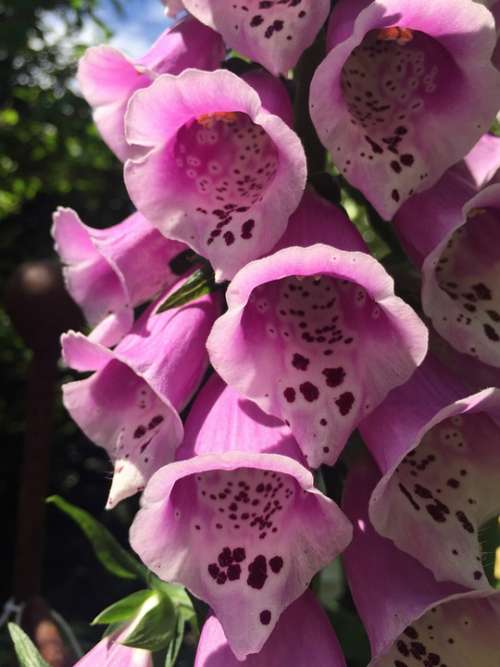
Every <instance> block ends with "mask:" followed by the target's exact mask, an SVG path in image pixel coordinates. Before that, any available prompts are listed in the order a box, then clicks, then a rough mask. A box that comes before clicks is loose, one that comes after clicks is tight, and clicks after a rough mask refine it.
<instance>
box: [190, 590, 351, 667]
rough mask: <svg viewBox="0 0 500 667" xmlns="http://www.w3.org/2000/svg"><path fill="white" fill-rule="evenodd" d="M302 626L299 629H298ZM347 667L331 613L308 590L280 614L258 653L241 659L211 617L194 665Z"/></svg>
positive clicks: (207, 622) (204, 666) (197, 666)
mask: <svg viewBox="0 0 500 667" xmlns="http://www.w3.org/2000/svg"><path fill="white" fill-rule="evenodd" d="M299 629H300V630H299ZM239 665H241V666H242V667H285V666H286V665H293V666H294V667H311V665H314V667H345V659H344V656H343V654H342V650H341V648H340V646H339V643H338V641H337V638H336V636H335V633H334V632H333V629H332V626H331V624H330V621H329V620H328V616H327V615H326V614H325V612H324V611H323V610H322V609H321V606H320V605H319V604H318V602H317V601H316V599H315V597H314V595H313V594H312V593H311V592H310V591H306V592H305V593H304V594H303V595H302V597H300V598H299V599H298V600H296V601H295V602H293V603H292V604H291V605H290V606H289V607H288V609H286V611H284V612H283V614H282V615H281V617H280V620H279V621H278V624H277V625H276V627H275V629H274V630H273V633H272V635H271V636H270V638H269V639H268V640H267V642H266V643H265V644H264V648H263V649H262V650H261V651H260V653H258V654H257V655H249V656H248V657H247V658H246V660H243V662H240V661H239V660H237V659H236V658H235V656H234V653H233V652H232V651H231V647H230V645H229V642H228V641H227V639H226V636H225V634H224V630H223V628H222V625H221V624H220V623H219V621H218V620H217V618H216V617H215V616H211V617H210V618H209V619H208V620H207V621H206V623H205V625H204V626H203V630H202V633H201V637H200V641H199V644H198V651H197V653H196V658H195V663H194V667H238V666H239Z"/></svg>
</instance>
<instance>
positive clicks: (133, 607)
mask: <svg viewBox="0 0 500 667" xmlns="http://www.w3.org/2000/svg"><path fill="white" fill-rule="evenodd" d="M151 595H154V593H153V592H152V591H151V590H149V589H148V590H144V591H136V592H135V593H132V594H131V595H127V597H124V598H122V599H121V600H118V602H114V603H113V604H112V605H110V606H109V607H106V609H103V611H101V613H100V614H98V615H97V616H96V617H95V618H94V620H93V621H92V625H102V624H103V625H107V624H108V623H119V622H120V621H128V620H129V619H130V618H132V617H133V616H135V615H136V613H137V612H138V611H139V609H140V607H141V606H142V605H143V603H144V602H145V601H146V600H147V599H148V598H149V597H150V596H151Z"/></svg>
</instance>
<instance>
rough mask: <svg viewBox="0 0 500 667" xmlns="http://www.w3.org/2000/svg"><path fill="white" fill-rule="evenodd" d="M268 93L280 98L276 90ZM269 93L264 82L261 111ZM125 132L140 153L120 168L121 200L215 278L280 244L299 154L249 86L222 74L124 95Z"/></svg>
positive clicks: (294, 140) (190, 73)
mask: <svg viewBox="0 0 500 667" xmlns="http://www.w3.org/2000/svg"><path fill="white" fill-rule="evenodd" d="M268 76H269V77H270V75H268ZM260 79H261V83H262V80H263V77H260ZM254 82H255V81H254ZM272 86H274V88H275V89H276V90H277V93H276V95H277V96H278V97H279V100H282V99H283V91H282V84H281V83H280V82H279V81H278V80H275V81H274V83H273V84H272ZM271 91H272V87H271V84H270V82H269V79H267V81H266V86H265V96H266V97H265V99H266V102H265V103H266V104H267V106H269V105H270V100H271V99H272V97H273V96H272V94H271ZM280 104H281V102H280ZM273 111H274V110H273ZM125 126H126V134H127V139H128V141H129V142H130V143H132V144H134V145H136V146H138V147H140V148H141V149H142V151H143V153H142V156H141V157H137V158H136V159H133V160H129V161H128V162H127V164H126V165H125V181H126V185H127V188H128V191H129V194H130V197H131V198H132V200H133V202H134V203H135V205H136V206H137V208H138V210H140V211H141V213H143V214H144V215H145V216H146V217H147V219H148V220H150V221H151V222H152V223H153V224H154V225H156V226H157V227H158V228H159V229H160V231H161V232H162V233H163V234H165V235H166V236H167V237H168V238H175V239H177V240H179V241H184V242H185V243H187V244H188V245H189V246H191V247H192V248H193V249H194V250H196V251H197V252H198V253H199V254H201V255H202V256H204V257H207V258H208V259H209V260H210V261H211V263H212V265H213V267H214V269H215V271H216V278H217V280H224V279H230V278H232V277H233V275H234V274H235V273H236V271H237V270H238V269H239V268H241V266H243V265H245V264H246V263H247V262H248V261H250V260H251V259H254V258H255V257H259V256H262V255H263V254H265V253H266V252H269V251H270V250H271V248H272V247H273V245H274V244H275V243H276V242H277V241H278V239H279V238H280V237H281V236H282V234H283V232H284V231H285V229H286V225H287V222H288V219H289V217H290V215H291V213H292V212H293V211H294V210H295V209H296V208H297V206H298V204H299V201H300V198H301V196H302V193H303V190H304V186H305V179H306V161H305V155H304V150H303V148H302V144H301V143H300V140H299V138H298V137H297V135H296V134H295V133H294V132H293V130H291V129H290V128H289V127H288V125H287V124H286V122H284V121H283V120H282V119H281V118H280V117H278V116H276V115H274V113H270V112H269V111H268V110H267V108H265V107H264V106H263V105H262V101H261V99H260V97H259V95H258V93H257V92H256V91H255V90H254V88H252V87H251V85H249V84H248V83H246V82H245V81H243V80H242V79H240V78H239V77H237V76H236V75H234V74H232V73H231V72H229V71H225V70H218V71H216V72H202V71H199V70H194V69H190V70H186V71H184V72H183V73H182V74H181V75H179V76H170V75H163V76H161V77H159V78H158V79H156V81H155V82H154V83H153V84H152V85H151V86H149V88H146V89H143V90H140V91H138V92H137V93H136V94H135V95H134V96H133V98H132V99H131V101H130V104H129V107H128V111H127V115H126V120H125Z"/></svg>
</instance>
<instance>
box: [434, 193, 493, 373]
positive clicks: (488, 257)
mask: <svg viewBox="0 0 500 667" xmlns="http://www.w3.org/2000/svg"><path fill="white" fill-rule="evenodd" d="M450 222H451V221H450ZM422 278H423V282H422V305H423V308H424V311H425V312H426V314H427V315H428V316H429V317H430V318H431V319H432V322H433V324H434V327H435V328H436V330H437V331H438V332H439V333H440V334H441V336H443V338H445V339H446V340H448V341H449V342H450V343H451V344H452V345H453V346H454V347H455V348H456V349H457V350H459V351H460V352H464V353H467V354H470V355H472V356H473V357H476V358H477V359H479V360H480V361H482V362H484V363H486V364H491V365H492V366H496V367H500V185H490V186H488V187H487V188H485V189H484V190H482V191H481V192H480V193H479V194H477V195H476V196H475V197H473V198H472V199H470V200H469V201H468V202H467V203H466V204H465V206H464V207H463V209H462V210H461V211H459V212H458V214H457V215H456V216H455V217H454V219H453V221H452V225H451V227H450V228H449V229H448V230H447V233H446V234H445V235H444V236H443V238H442V240H441V241H440V242H439V243H438V244H437V245H436V247H435V248H434V249H433V250H432V252H430V253H429V255H428V256H427V257H426V259H425V261H424V263H423V266H422Z"/></svg>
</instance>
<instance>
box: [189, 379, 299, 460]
mask: <svg viewBox="0 0 500 667" xmlns="http://www.w3.org/2000/svg"><path fill="white" fill-rule="evenodd" d="M229 451H239V452H254V453H257V452H260V453H264V452H265V453H267V454H284V455H286V456H290V457H291V458H293V459H295V460H296V461H298V462H299V463H304V458H303V456H302V452H301V451H300V449H299V447H298V445H297V442H296V441H295V439H294V438H293V436H292V434H291V432H290V429H289V428H288V426H286V425H285V424H284V423H283V422H282V421H281V420H280V419H277V418H276V417H271V416H270V415H266V414H265V413H264V412H262V410H261V409H260V408H259V407H258V406H257V405H256V404H255V403H253V402H252V401H248V400H246V399H245V398H243V397H242V396H241V395H240V394H238V393H237V392H236V391H235V390H234V389H232V387H228V386H227V385H226V384H225V383H224V382H223V381H222V380H221V379H220V377H219V376H218V375H217V374H216V373H214V374H213V375H212V376H211V377H210V379H209V380H208V382H207V384H206V385H205V386H204V387H203V389H202V390H201V391H200V393H199V394H198V396H197V397H196V400H195V402H194V404H193V407H192V408H191V410H190V412H189V416H188V418H187V420H186V424H185V431H184V440H183V442H182V445H181V447H179V449H178V450H177V453H176V459H177V460H182V459H189V458H191V457H193V456H199V455H200V454H217V453H221V452H229Z"/></svg>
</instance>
